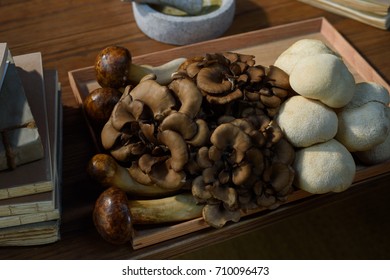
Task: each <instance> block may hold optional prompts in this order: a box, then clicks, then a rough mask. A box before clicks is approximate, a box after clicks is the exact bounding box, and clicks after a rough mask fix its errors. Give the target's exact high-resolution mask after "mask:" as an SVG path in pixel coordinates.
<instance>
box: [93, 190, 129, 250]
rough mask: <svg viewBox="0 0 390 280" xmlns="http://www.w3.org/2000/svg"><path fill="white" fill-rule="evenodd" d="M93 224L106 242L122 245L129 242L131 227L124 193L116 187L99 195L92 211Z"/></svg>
mask: <svg viewBox="0 0 390 280" xmlns="http://www.w3.org/2000/svg"><path fill="white" fill-rule="evenodd" d="M93 222H94V224H95V227H96V229H97V231H98V232H99V234H100V235H101V236H102V237H103V238H104V239H105V240H107V241H108V242H110V243H113V244H124V243H126V242H128V241H130V240H131V238H132V234H133V226H132V221H131V213H130V209H129V206H128V200H127V196H126V193H125V192H124V191H122V190H120V189H118V188H116V187H111V188H108V189H107V190H105V191H104V192H103V193H101V195H100V196H99V198H98V199H97V200H96V203H95V208H94V210H93Z"/></svg>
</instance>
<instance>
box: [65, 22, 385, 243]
mask: <svg viewBox="0 0 390 280" xmlns="http://www.w3.org/2000/svg"><path fill="white" fill-rule="evenodd" d="M285 29H291V30H292V32H291V33H289V34H288V35H285V36H287V37H294V36H298V35H302V34H310V33H316V32H319V33H321V34H322V35H323V36H324V37H325V38H326V39H327V40H328V41H329V42H331V43H332V46H333V47H335V48H336V50H337V51H339V52H341V53H343V59H345V60H346V62H348V63H349V64H351V65H353V66H354V68H355V70H356V71H357V72H358V74H359V75H361V76H362V77H363V78H364V79H365V80H367V81H373V82H377V83H379V84H382V85H383V86H385V87H386V89H387V90H388V91H389V92H390V86H389V84H388V83H387V82H386V81H385V79H384V78H383V77H382V76H381V75H380V74H379V73H378V72H376V71H375V69H374V68H373V67H372V66H371V65H370V64H369V63H368V62H367V61H366V60H365V59H364V58H363V57H362V56H361V55H360V54H359V53H358V52H357V50H356V49H355V48H353V46H352V45H351V44H350V43H349V42H348V41H347V40H346V39H345V38H344V37H343V36H342V35H341V34H340V33H339V32H338V31H337V30H336V29H335V28H334V27H333V25H331V24H330V23H329V22H328V21H327V20H326V18H323V17H321V18H315V19H309V20H305V21H300V22H295V23H290V24H286V25H281V26H275V27H271V28H266V29H262V30H255V31H251V32H247V33H242V34H237V35H232V36H227V37H223V38H219V39H215V40H212V41H213V43H217V44H216V45H213V46H211V47H209V48H207V47H206V50H204V48H202V51H203V50H204V51H203V52H215V51H219V52H220V51H221V46H222V45H223V44H225V43H227V42H229V41H230V40H232V39H237V40H238V41H239V42H245V40H240V39H243V38H250V37H252V36H256V37H257V38H259V36H262V37H263V38H261V40H263V41H262V42H263V43H264V42H270V41H272V38H271V36H270V35H271V34H272V33H273V32H280V31H284V30H285ZM283 38H285V37H283ZM259 44H260V43H259ZM205 45H207V42H201V43H196V44H192V45H187V46H181V47H176V48H174V49H169V50H164V51H160V52H155V53H150V54H145V55H141V56H137V57H134V58H133V61H134V63H140V62H141V63H142V64H150V65H159V64H162V63H165V62H167V60H169V58H167V56H166V55H164V54H168V53H169V54H171V53H172V52H173V51H175V55H177V57H179V56H185V55H186V56H191V55H197V54H198V53H199V48H198V46H202V47H204V46H205ZM244 47H246V45H245V44H244V43H242V45H241V44H235V47H234V49H239V48H244ZM189 50H190V51H189ZM226 50H228V49H226ZM344 53H345V54H347V55H344ZM157 54H159V59H157V60H156V59H149V57H154V56H156V55H157ZM92 69H93V67H92V66H90V67H85V68H80V69H76V70H72V71H69V72H68V77H69V81H70V85H71V88H72V91H73V93H74V95H75V98H76V100H77V101H78V103H79V105H80V106H81V107H82V99H81V92H80V89H79V87H78V84H77V79H78V74H80V73H83V72H85V71H87V72H89V71H92ZM363 69H364V71H363ZM86 121H87V122H88V120H87V119H86ZM88 127H89V128H90V129H91V126H90V125H89V124H88ZM91 132H92V133H91V134H92V137H93V138H94V139H93V140H94V141H95V143H97V139H96V137H95V136H94V135H95V134H94V132H93V131H91ZM384 168H387V169H390V161H388V162H385V163H381V164H379V165H375V166H369V167H365V168H364V169H361V170H358V171H357V172H356V175H355V179H354V183H353V185H355V184H356V183H359V182H361V181H364V180H367V178H370V177H374V176H377V175H381V174H383V171H382V169H384ZM310 196H312V194H309V193H306V192H304V191H301V190H298V191H296V192H294V193H293V194H292V195H291V197H290V198H289V199H288V201H286V202H285V203H284V204H288V203H291V202H295V201H298V200H300V199H303V198H308V197H310ZM264 210H266V209H258V210H256V211H251V212H250V213H246V214H244V215H243V217H244V216H248V215H253V214H257V213H260V212H263V211H264ZM208 227H209V225H207V224H206V223H205V221H204V220H203V219H202V218H198V219H194V220H190V221H187V222H183V223H179V224H175V225H172V226H167V227H164V228H160V227H158V228H156V229H153V230H147V231H142V232H138V231H135V232H134V236H133V240H132V242H131V245H132V248H133V249H135V250H136V249H140V248H143V247H146V246H150V245H154V244H157V243H161V242H163V241H167V240H170V239H173V238H176V237H179V236H183V235H185V233H193V232H195V231H198V230H201V229H204V228H208ZM189 228H190V229H192V231H187V229H189ZM162 230H163V232H162ZM162 233H164V234H163V235H164V238H161V235H162Z"/></svg>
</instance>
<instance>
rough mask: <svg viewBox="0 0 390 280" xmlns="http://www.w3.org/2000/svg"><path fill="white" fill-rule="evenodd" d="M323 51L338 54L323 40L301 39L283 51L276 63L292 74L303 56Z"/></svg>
mask: <svg viewBox="0 0 390 280" xmlns="http://www.w3.org/2000/svg"><path fill="white" fill-rule="evenodd" d="M323 53H326V54H333V55H337V54H336V53H335V52H334V51H332V50H331V49H330V48H329V47H328V46H327V45H326V44H325V43H324V42H322V41H321V40H317V39H301V40H298V41H296V42H295V43H293V44H292V45H291V46H290V47H288V48H287V49H286V50H285V51H284V52H282V53H281V54H280V55H279V56H278V58H277V59H276V60H275V62H274V65H275V66H277V67H279V68H280V69H282V70H283V71H285V72H286V73H287V74H291V71H292V70H293V68H294V67H295V65H296V64H297V63H298V62H299V61H300V60H302V59H303V58H305V57H308V56H313V55H318V54H323Z"/></svg>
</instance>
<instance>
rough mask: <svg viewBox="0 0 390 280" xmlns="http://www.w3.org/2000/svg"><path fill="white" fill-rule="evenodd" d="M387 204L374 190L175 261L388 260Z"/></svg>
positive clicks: (389, 193)
mask: <svg viewBox="0 0 390 280" xmlns="http://www.w3.org/2000/svg"><path fill="white" fill-rule="evenodd" d="M389 198H390V187H388V188H385V187H384V188H380V189H378V188H375V190H374V191H372V192H366V193H365V194H363V195H360V194H359V195H354V196H353V197H351V198H348V199H347V200H344V201H339V202H335V203H333V204H331V205H327V206H325V207H321V208H317V209H315V210H311V211H309V212H306V213H302V214H299V215H296V216H293V217H290V218H289V219H285V220H283V221H281V222H277V223H275V224H273V225H271V226H268V227H266V228H262V229H259V230H257V231H254V232H252V233H249V234H245V235H242V236H239V237H236V238H234V239H231V240H229V241H225V242H223V243H219V244H214V245H212V246H209V247H207V248H203V249H200V250H197V251H194V252H191V253H189V254H184V255H181V256H179V257H177V259H197V260H199V259H204V260H206V259H209V260H210V259H218V260H225V259H226V260H227V259H269V260H272V259H281V260H286V259H298V260H299V259H321V260H323V259H325V260H326V259H335V260H337V259H353V260H355V259H390V203H389ZM368 202H369V203H368Z"/></svg>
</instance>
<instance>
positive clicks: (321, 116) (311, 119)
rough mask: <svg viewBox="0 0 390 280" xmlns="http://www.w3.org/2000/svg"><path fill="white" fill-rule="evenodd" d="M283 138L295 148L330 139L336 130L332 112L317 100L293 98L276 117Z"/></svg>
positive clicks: (336, 123)
mask: <svg viewBox="0 0 390 280" xmlns="http://www.w3.org/2000/svg"><path fill="white" fill-rule="evenodd" d="M275 119H276V121H277V123H278V124H279V126H280V128H281V129H282V131H283V133H284V136H285V137H286V138H287V139H288V141H289V142H290V143H291V144H293V145H294V146H295V147H308V146H311V145H314V144H316V143H321V142H325V141H328V140H330V139H332V138H333V137H334V136H335V135H336V133H337V128H338V118H337V115H336V113H335V112H334V110H332V109H331V108H329V107H328V106H326V105H324V104H323V103H321V102H320V101H318V100H313V99H308V98H306V97H303V96H299V95H297V96H293V97H291V98H289V99H288V100H287V101H285V102H284V103H283V104H282V105H281V107H280V110H279V113H278V114H277V116H276V118H275Z"/></svg>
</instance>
